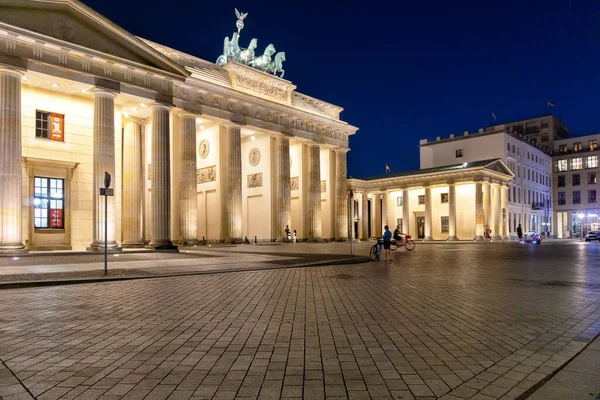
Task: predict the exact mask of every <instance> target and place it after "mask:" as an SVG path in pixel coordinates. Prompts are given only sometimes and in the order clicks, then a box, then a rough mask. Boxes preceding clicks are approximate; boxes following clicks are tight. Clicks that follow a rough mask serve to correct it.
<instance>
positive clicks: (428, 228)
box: [423, 186, 433, 240]
mask: <svg viewBox="0 0 600 400" xmlns="http://www.w3.org/2000/svg"><path fill="white" fill-rule="evenodd" d="M431 222H432V221H431V187H429V186H425V238H424V239H423V240H433V237H432V236H431Z"/></svg>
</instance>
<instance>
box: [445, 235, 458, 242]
mask: <svg viewBox="0 0 600 400" xmlns="http://www.w3.org/2000/svg"><path fill="white" fill-rule="evenodd" d="M446 240H447V241H448V242H456V241H457V240H460V239H459V238H457V237H456V236H448V239H446Z"/></svg>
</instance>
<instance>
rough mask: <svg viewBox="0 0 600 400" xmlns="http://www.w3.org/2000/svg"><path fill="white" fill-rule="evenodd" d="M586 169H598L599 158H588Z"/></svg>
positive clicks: (586, 159)
mask: <svg viewBox="0 0 600 400" xmlns="http://www.w3.org/2000/svg"><path fill="white" fill-rule="evenodd" d="M585 167H586V168H598V156H588V157H586V158H585Z"/></svg>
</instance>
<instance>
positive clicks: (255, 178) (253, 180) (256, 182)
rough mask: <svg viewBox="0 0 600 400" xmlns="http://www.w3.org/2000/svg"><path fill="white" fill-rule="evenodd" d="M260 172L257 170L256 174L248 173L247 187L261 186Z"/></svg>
mask: <svg viewBox="0 0 600 400" xmlns="http://www.w3.org/2000/svg"><path fill="white" fill-rule="evenodd" d="M262 175H263V174H262V172H259V173H258V174H251V175H248V187H249V188H256V187H261V186H262Z"/></svg>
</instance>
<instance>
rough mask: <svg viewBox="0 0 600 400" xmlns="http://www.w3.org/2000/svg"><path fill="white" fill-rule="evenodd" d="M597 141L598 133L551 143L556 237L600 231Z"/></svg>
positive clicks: (599, 173)
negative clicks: (552, 146) (552, 147)
mask: <svg viewBox="0 0 600 400" xmlns="http://www.w3.org/2000/svg"><path fill="white" fill-rule="evenodd" d="M598 142H600V134H595V135H588V136H581V137H574V138H569V139H562V140H558V141H556V142H555V144H554V157H553V163H554V176H553V191H554V195H553V199H554V204H553V207H554V211H555V217H554V221H555V226H554V228H553V231H554V232H555V233H556V237H558V238H572V237H581V235H582V234H583V235H585V233H586V232H588V231H590V230H600V220H599V218H598V215H600V204H599V203H598V198H597V195H598V194H600V187H599V186H598V178H600V169H599V168H598V155H599V154H600V152H599V151H598Z"/></svg>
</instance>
